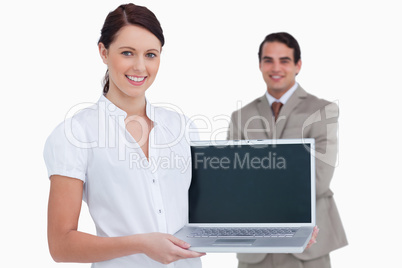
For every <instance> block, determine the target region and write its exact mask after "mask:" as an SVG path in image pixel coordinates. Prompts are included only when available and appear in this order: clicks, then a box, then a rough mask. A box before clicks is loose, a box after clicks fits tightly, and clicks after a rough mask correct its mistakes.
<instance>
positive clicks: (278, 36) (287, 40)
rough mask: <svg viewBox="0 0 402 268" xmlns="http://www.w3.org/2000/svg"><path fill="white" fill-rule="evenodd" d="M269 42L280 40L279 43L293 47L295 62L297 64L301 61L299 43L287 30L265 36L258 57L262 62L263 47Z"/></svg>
mask: <svg viewBox="0 0 402 268" xmlns="http://www.w3.org/2000/svg"><path fill="white" fill-rule="evenodd" d="M268 42H279V43H282V44H285V45H286V46H287V47H288V48H292V49H293V58H294V62H295V64H297V63H298V62H299V60H300V57H301V52H300V47H299V43H298V42H297V40H296V39H295V38H294V37H293V36H292V35H290V34H288V33H285V32H279V33H272V34H269V35H267V36H266V37H265V39H264V41H262V43H261V45H260V49H259V51H258V59H259V61H260V62H261V57H262V47H263V46H264V44H265V43H268Z"/></svg>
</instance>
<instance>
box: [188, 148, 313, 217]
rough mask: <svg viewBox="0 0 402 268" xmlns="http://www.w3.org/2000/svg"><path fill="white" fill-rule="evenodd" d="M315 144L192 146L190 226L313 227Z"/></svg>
mask: <svg viewBox="0 0 402 268" xmlns="http://www.w3.org/2000/svg"><path fill="white" fill-rule="evenodd" d="M309 148H310V145H309V144H300V143H291V144H274V145H273V144H270V145H255V144H254V145H248V144H242V145H225V146H221V145H213V146H211V145H209V146H191V154H192V182H191V186H190V190H189V222H190V223H310V222H311V220H312V211H311V210H312V209H311V202H312V201H311V200H312V198H311V176H312V171H311V170H312V165H311V161H312V159H311V156H310V149H309Z"/></svg>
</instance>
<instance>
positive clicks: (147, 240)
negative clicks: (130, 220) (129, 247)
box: [141, 233, 205, 264]
mask: <svg viewBox="0 0 402 268" xmlns="http://www.w3.org/2000/svg"><path fill="white" fill-rule="evenodd" d="M141 236H142V244H143V245H144V249H143V253H145V254H146V255H147V256H148V257H150V258H151V259H154V260H155V261H158V262H160V263H163V264H169V263H171V262H174V261H177V260H180V259H187V258H198V257H201V256H204V255H205V253H200V252H195V251H191V250H188V248H189V247H190V245H189V244H188V243H186V242H184V241H183V240H180V239H178V238H177V237H175V236H173V235H170V234H164V233H147V234H141Z"/></svg>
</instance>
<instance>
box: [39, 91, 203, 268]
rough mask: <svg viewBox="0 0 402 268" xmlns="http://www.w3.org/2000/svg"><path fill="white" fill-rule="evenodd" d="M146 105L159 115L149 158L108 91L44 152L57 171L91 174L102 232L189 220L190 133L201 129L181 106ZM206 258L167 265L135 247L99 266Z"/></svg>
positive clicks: (89, 188) (168, 229)
mask: <svg viewBox="0 0 402 268" xmlns="http://www.w3.org/2000/svg"><path fill="white" fill-rule="evenodd" d="M146 112H147V116H148V117H149V118H150V119H151V120H152V121H153V123H154V127H153V129H152V130H151V133H150V135H149V160H147V159H146V157H145V155H144V153H143V151H142V150H141V148H140V146H139V145H138V144H137V142H136V141H135V140H134V139H133V138H132V136H131V135H130V134H129V133H128V131H127V130H126V128H125V123H124V120H125V118H126V116H127V114H126V113H125V112H124V111H123V110H121V109H119V108H118V107H116V106H115V105H114V104H113V103H112V102H110V101H109V100H108V99H107V98H106V97H104V96H101V97H100V99H99V101H98V102H97V103H96V104H95V105H93V106H91V107H89V108H86V109H84V110H82V111H80V112H79V113H77V114H76V115H74V116H73V117H72V118H69V119H66V120H65V121H64V122H62V123H61V124H60V125H59V126H57V127H56V129H55V130H54V131H53V133H52V134H51V135H50V136H49V138H48V139H47V141H46V145H45V149H44V158H45V162H46V166H47V170H48V175H49V177H50V176H51V175H55V174H57V175H62V176H67V177H71V178H77V179H80V180H82V181H83V182H84V194H83V200H84V201H86V203H87V204H88V208H89V211H90V214H91V216H92V218H93V220H94V222H95V225H96V230H97V235H98V236H104V237H115V236H126V235H132V234H138V233H149V232H162V233H170V234H173V233H175V232H176V231H177V230H179V229H180V228H181V227H182V226H183V225H184V224H185V223H187V216H188V212H187V210H188V202H187V194H188V188H189V185H190V180H191V155H190V146H189V141H190V140H193V139H197V137H198V134H197V132H196V129H195V128H194V127H193V126H192V125H191V123H190V121H189V120H188V118H186V117H185V116H183V115H181V114H179V113H176V112H173V111H170V110H167V109H164V108H160V107H155V106H152V105H150V104H149V103H148V101H147V105H146ZM134 120H135V118H134ZM140 123H141V122H140ZM200 266H201V261H200V259H198V258H197V259H187V260H181V261H178V262H175V263H173V264H170V265H162V264H160V263H158V262H156V261H153V260H152V259H150V258H148V257H147V256H146V255H145V254H134V255H130V256H127V257H123V258H116V259H113V260H110V261H105V262H99V263H94V264H93V266H92V267H113V268H115V267H200Z"/></svg>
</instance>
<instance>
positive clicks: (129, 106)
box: [105, 90, 146, 117]
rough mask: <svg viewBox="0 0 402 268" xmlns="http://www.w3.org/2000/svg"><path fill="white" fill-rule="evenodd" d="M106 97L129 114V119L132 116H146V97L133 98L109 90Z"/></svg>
mask: <svg viewBox="0 0 402 268" xmlns="http://www.w3.org/2000/svg"><path fill="white" fill-rule="evenodd" d="M105 97H106V98H107V99H108V100H110V101H111V102H112V103H113V104H115V105H116V106H117V107H119V108H120V109H122V110H123V111H125V112H126V113H127V117H129V116H132V115H138V116H146V101H145V95H141V96H136V97H131V96H128V95H126V94H124V93H123V92H121V91H119V92H117V90H109V92H108V93H106V95H105Z"/></svg>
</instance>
